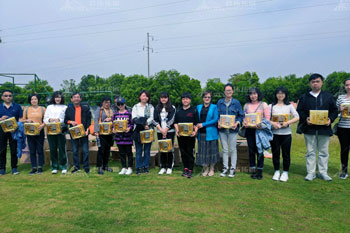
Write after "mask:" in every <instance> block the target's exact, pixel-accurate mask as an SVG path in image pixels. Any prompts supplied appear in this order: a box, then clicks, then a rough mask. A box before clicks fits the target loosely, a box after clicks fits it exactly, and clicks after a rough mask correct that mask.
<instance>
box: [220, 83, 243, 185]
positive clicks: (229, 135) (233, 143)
mask: <svg viewBox="0 0 350 233" xmlns="http://www.w3.org/2000/svg"><path fill="white" fill-rule="evenodd" d="M224 93H225V98H222V99H220V100H219V101H218V103H217V107H218V111H219V117H220V116H221V115H234V116H235V123H234V125H233V126H232V127H231V128H229V129H227V128H223V127H222V126H221V124H220V120H219V124H218V128H219V136H220V141H221V146H222V157H223V166H224V168H223V170H222V173H221V174H220V176H221V177H225V176H226V175H227V174H228V177H230V178H232V177H234V176H235V169H236V164H237V134H238V129H239V125H240V124H242V120H243V118H244V112H243V110H242V106H241V104H240V102H239V101H238V100H236V99H234V98H233V97H232V96H233V93H234V88H233V86H232V84H230V83H228V84H226V85H225V86H224ZM229 152H230V157H231V168H230V169H229V165H228V154H229Z"/></svg>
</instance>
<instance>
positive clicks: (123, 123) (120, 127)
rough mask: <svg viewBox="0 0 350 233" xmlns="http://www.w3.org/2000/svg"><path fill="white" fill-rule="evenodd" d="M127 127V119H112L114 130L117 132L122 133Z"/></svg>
mask: <svg viewBox="0 0 350 233" xmlns="http://www.w3.org/2000/svg"><path fill="white" fill-rule="evenodd" d="M127 127H128V121H127V120H116V121H114V130H115V131H116V132H117V133H123V132H125V130H126V129H127Z"/></svg>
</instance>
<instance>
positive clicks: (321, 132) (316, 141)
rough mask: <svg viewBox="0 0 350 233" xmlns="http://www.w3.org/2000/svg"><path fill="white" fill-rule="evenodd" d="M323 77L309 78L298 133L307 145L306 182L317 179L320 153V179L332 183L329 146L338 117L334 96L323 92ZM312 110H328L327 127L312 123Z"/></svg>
mask: <svg viewBox="0 0 350 233" xmlns="http://www.w3.org/2000/svg"><path fill="white" fill-rule="evenodd" d="M323 79H324V78H323V77H322V75H320V74H312V75H311V76H310V77H309V82H310V87H311V91H310V92H307V93H305V94H303V95H302V96H301V97H300V99H299V102H298V107H297V111H298V113H299V116H300V121H299V125H298V133H303V134H304V138H305V143H306V150H307V153H306V169H307V175H306V177H305V180H307V181H311V180H313V179H315V178H316V153H317V151H318V170H319V175H320V178H321V179H323V180H326V181H331V180H332V178H331V177H330V176H328V174H327V171H328V158H329V152H328V146H329V139H330V136H332V134H333V133H332V128H331V124H332V122H333V121H334V120H335V119H336V118H337V116H338V108H337V106H336V103H335V100H334V98H333V95H332V94H330V93H328V92H324V91H322V90H321V89H322V84H323ZM310 110H328V121H327V123H326V124H325V125H314V124H312V123H311V122H310Z"/></svg>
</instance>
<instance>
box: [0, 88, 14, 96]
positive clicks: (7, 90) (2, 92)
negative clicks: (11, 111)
mask: <svg viewBox="0 0 350 233" xmlns="http://www.w3.org/2000/svg"><path fill="white" fill-rule="evenodd" d="M5 92H10V93H11V94H12V95H13V91H11V90H9V89H5V90H2V91H1V95H3V94H4V93H5Z"/></svg>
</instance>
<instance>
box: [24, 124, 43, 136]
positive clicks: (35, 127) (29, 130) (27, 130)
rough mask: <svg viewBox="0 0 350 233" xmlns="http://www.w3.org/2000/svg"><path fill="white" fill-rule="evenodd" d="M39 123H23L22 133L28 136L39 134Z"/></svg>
mask: <svg viewBox="0 0 350 233" xmlns="http://www.w3.org/2000/svg"><path fill="white" fill-rule="evenodd" d="M39 126H40V124H39V123H24V134H25V135H29V136H36V135H39V133H40V131H39Z"/></svg>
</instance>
